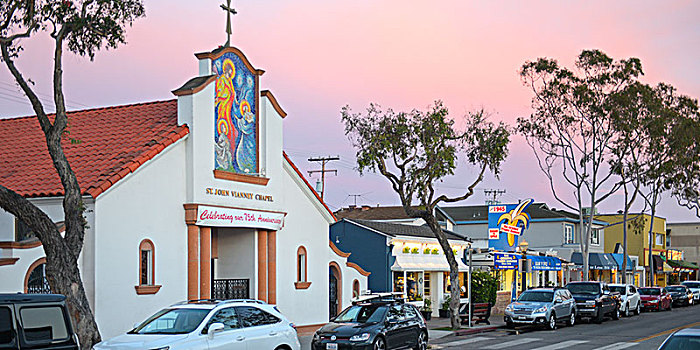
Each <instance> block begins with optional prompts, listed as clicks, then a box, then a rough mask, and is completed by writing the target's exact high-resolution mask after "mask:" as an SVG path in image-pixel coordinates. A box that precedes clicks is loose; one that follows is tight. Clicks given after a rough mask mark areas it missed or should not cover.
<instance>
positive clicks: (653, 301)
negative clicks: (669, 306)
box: [649, 300, 659, 304]
mask: <svg viewBox="0 0 700 350" xmlns="http://www.w3.org/2000/svg"><path fill="white" fill-rule="evenodd" d="M649 302H650V303H652V304H655V303H658V302H659V301H658V300H651V301H649Z"/></svg>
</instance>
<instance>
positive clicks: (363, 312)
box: [333, 305, 387, 323]
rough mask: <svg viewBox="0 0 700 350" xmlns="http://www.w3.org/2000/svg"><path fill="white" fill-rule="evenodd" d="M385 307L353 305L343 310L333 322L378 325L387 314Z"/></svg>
mask: <svg viewBox="0 0 700 350" xmlns="http://www.w3.org/2000/svg"><path fill="white" fill-rule="evenodd" d="M386 309H387V307H386V306H385V305H353V306H350V307H349V308H347V309H345V310H343V312H341V313H340V315H338V316H337V317H336V318H335V319H334V320H333V322H338V323H343V322H357V323H377V322H381V321H382V319H383V318H384V314H386Z"/></svg>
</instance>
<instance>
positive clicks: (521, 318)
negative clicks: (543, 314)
mask: <svg viewBox="0 0 700 350" xmlns="http://www.w3.org/2000/svg"><path fill="white" fill-rule="evenodd" d="M526 318H527V317H525V316H518V319H519V320H524V319H526Z"/></svg>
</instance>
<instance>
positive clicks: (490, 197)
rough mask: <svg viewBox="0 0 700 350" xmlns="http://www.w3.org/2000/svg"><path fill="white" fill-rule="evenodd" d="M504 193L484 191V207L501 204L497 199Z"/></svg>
mask: <svg viewBox="0 0 700 350" xmlns="http://www.w3.org/2000/svg"><path fill="white" fill-rule="evenodd" d="M504 193H506V190H494V189H487V190H484V196H485V197H486V205H496V204H501V201H499V200H498V197H500V196H501V195H503V194H504Z"/></svg>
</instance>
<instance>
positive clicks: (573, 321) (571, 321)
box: [566, 310, 576, 327]
mask: <svg viewBox="0 0 700 350" xmlns="http://www.w3.org/2000/svg"><path fill="white" fill-rule="evenodd" d="M574 324H576V313H575V312H574V310H571V315H569V319H568V320H567V321H566V325H567V326H569V327H572V326H573V325H574Z"/></svg>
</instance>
